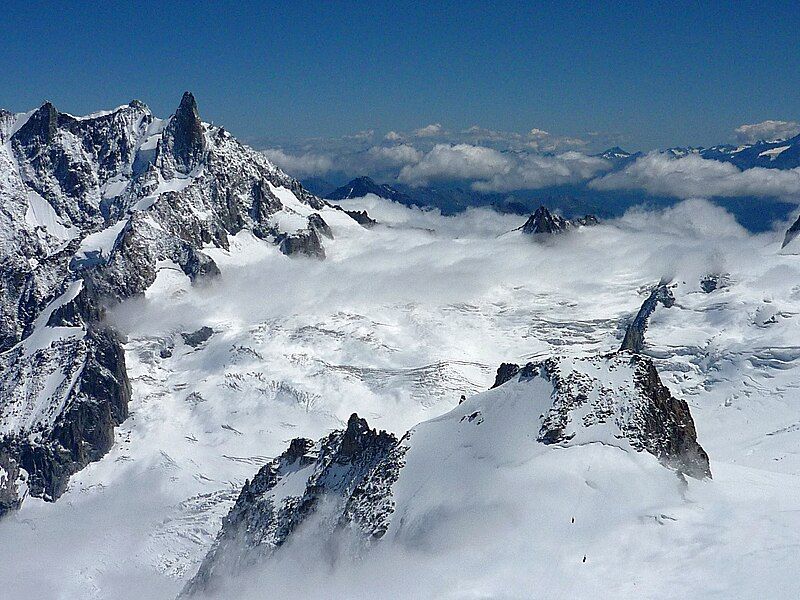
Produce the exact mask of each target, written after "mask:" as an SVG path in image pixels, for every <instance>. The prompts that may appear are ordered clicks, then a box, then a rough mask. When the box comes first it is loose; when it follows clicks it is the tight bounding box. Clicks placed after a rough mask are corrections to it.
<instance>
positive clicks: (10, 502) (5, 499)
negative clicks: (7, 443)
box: [0, 445, 23, 518]
mask: <svg viewBox="0 0 800 600" xmlns="http://www.w3.org/2000/svg"><path fill="white" fill-rule="evenodd" d="M19 477H20V470H19V465H18V464H17V461H16V460H15V459H14V458H12V457H11V455H10V454H9V453H8V452H7V450H6V449H5V448H3V447H2V445H0V518H2V517H3V515H4V514H6V513H7V512H8V511H11V510H16V509H17V508H19V506H20V504H21V503H22V500H23V498H22V493H21V491H20V489H19V485H18V483H17V480H18V479H19Z"/></svg>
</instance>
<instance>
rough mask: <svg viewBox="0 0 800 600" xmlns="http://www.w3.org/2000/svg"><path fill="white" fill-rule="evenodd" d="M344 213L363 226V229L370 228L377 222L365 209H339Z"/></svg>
mask: <svg viewBox="0 0 800 600" xmlns="http://www.w3.org/2000/svg"><path fill="white" fill-rule="evenodd" d="M341 210H342V211H344V213H345V214H346V215H347V216H349V217H350V218H351V219H353V220H354V221H355V222H356V223H358V224H359V225H361V226H362V227H364V229H371V228H373V227H375V225H377V224H378V222H377V221H376V220H375V219H373V218H372V217H370V216H369V215H368V214H367V211H365V210H346V209H344V208H342V209H341Z"/></svg>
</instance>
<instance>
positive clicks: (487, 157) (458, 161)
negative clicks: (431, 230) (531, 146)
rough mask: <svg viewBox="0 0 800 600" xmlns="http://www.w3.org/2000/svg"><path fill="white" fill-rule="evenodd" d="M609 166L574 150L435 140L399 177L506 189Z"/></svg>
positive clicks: (578, 177) (578, 176)
mask: <svg viewBox="0 0 800 600" xmlns="http://www.w3.org/2000/svg"><path fill="white" fill-rule="evenodd" d="M609 166H610V165H609V163H607V162H606V161H604V160H602V159H600V158H596V157H591V156H587V155H585V154H582V153H580V152H574V151H573V152H565V153H563V154H559V155H557V156H542V155H538V154H529V153H512V152H500V151H498V150H495V149H493V148H487V147H485V146H474V145H471V144H455V145H448V144H437V145H436V146H434V147H433V149H432V150H431V151H430V152H428V153H427V154H426V155H425V156H424V157H423V158H422V160H420V161H419V162H417V163H416V164H412V165H407V166H405V167H403V169H402V170H401V171H400V175H399V177H398V179H399V180H400V181H402V182H403V183H408V184H410V185H416V186H420V185H428V184H430V183H431V182H432V181H459V180H464V181H471V182H472V187H473V188H474V189H475V190H477V191H482V192H505V191H511V190H519V189H537V188H542V187H548V186H551V185H562V184H566V183H574V182H577V181H582V180H585V179H589V178H591V177H594V176H595V175H597V174H598V173H599V172H602V171H604V170H606V169H608V168H609Z"/></svg>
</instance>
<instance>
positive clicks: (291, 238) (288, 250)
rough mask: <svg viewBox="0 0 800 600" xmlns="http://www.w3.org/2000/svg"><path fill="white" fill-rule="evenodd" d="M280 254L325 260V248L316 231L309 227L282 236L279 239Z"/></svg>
mask: <svg viewBox="0 0 800 600" xmlns="http://www.w3.org/2000/svg"><path fill="white" fill-rule="evenodd" d="M278 239H279V242H280V243H279V246H278V248H280V250H281V252H283V253H284V254H286V255H287V256H292V255H296V254H299V255H303V256H308V257H310V258H319V259H323V258H325V248H323V247H322V240H320V236H319V234H318V233H317V230H316V229H314V228H312V227H309V228H308V229H301V230H300V231H297V232H295V233H291V234H284V235H282V236H280V237H279V238H278Z"/></svg>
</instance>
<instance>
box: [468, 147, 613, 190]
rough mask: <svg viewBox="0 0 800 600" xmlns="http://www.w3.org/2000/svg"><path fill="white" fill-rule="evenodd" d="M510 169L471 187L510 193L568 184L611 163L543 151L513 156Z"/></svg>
mask: <svg viewBox="0 0 800 600" xmlns="http://www.w3.org/2000/svg"><path fill="white" fill-rule="evenodd" d="M514 156H515V161H514V162H513V164H512V167H511V169H509V170H508V171H506V172H502V173H495V174H493V175H492V176H491V177H489V178H487V180H485V181H476V182H475V183H473V185H472V187H473V188H474V189H476V190H478V191H482V192H510V191H513V190H522V189H539V188H544V187H550V186H555V185H566V184H570V183H577V182H580V181H585V180H587V179H591V178H592V177H594V176H595V175H597V174H598V173H601V172H603V171H606V170H608V168H609V167H610V166H611V165H610V164H609V163H608V162H607V161H605V160H603V159H601V158H597V157H595V156H587V155H586V154H583V153H581V152H575V151H571V152H564V153H563V154H558V155H556V156H543V155H540V154H519V155H514Z"/></svg>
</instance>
